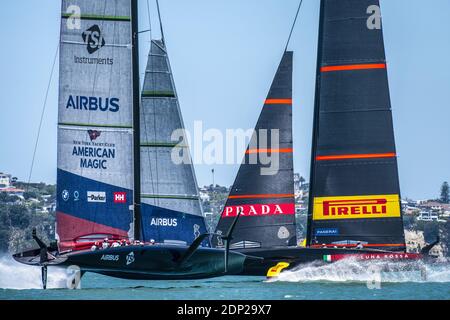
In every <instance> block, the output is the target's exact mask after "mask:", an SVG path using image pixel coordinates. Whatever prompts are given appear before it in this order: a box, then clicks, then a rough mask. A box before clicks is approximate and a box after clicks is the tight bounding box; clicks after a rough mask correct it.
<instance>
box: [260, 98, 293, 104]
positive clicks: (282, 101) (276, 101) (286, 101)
mask: <svg viewBox="0 0 450 320" xmlns="http://www.w3.org/2000/svg"><path fill="white" fill-rule="evenodd" d="M264 104H292V99H267V100H266V101H265V102H264Z"/></svg>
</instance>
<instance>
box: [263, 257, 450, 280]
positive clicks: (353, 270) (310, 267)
mask: <svg viewBox="0 0 450 320" xmlns="http://www.w3.org/2000/svg"><path fill="white" fill-rule="evenodd" d="M267 282H366V283H369V282H371V283H376V282H381V283H402V282H450V263H449V261H442V262H441V263H439V264H425V263H423V262H419V261H418V262H386V261H371V262H367V261H356V260H354V259H345V260H341V261H337V262H335V263H332V264H325V265H324V264H323V263H321V262H315V263H309V264H304V265H301V266H298V267H296V268H295V269H292V270H287V271H284V272H282V273H281V274H280V275H279V276H278V277H276V278H273V279H269V280H267Z"/></svg>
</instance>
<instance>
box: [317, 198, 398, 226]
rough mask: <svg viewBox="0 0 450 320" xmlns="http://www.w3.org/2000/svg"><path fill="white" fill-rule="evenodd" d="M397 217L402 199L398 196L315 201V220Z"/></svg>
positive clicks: (320, 199) (319, 199)
mask: <svg viewBox="0 0 450 320" xmlns="http://www.w3.org/2000/svg"><path fill="white" fill-rule="evenodd" d="M397 217H400V198H399V195H397V194H391V195H369V196H349V197H323V198H315V199H314V212H313V219H314V220H337V219H370V218H372V219H373V218H397Z"/></svg>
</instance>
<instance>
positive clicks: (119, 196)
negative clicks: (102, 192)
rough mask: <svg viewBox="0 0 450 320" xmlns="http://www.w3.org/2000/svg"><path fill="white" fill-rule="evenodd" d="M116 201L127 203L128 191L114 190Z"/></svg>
mask: <svg viewBox="0 0 450 320" xmlns="http://www.w3.org/2000/svg"><path fill="white" fill-rule="evenodd" d="M114 203H127V193H126V192H114Z"/></svg>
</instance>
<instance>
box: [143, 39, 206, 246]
mask: <svg viewBox="0 0 450 320" xmlns="http://www.w3.org/2000/svg"><path fill="white" fill-rule="evenodd" d="M183 129H184V125H183V120H182V116H181V111H180V107H179V103H178V98H177V94H176V90H175V85H174V81H173V77H172V73H171V69H170V63H169V59H168V56H167V52H166V47H165V45H164V42H163V41H155V40H154V41H152V43H151V49H150V54H149V57H148V64H147V70H146V74H145V81H144V88H143V92H142V103H141V191H142V194H141V199H142V211H141V214H142V230H143V233H142V234H143V238H144V240H145V241H149V240H151V239H154V240H155V241H157V242H166V243H167V242H174V243H181V244H183V243H187V244H190V243H192V241H193V240H195V239H196V238H197V237H198V236H200V235H201V234H202V233H206V226H205V221H204V217H203V213H202V209H201V205H200V199H199V193H198V187H197V182H196V178H195V174H194V169H193V166H192V163H191V161H190V160H191V159H190V154H189V147H188V145H187V141H186V138H185V136H184V133H183ZM205 245H209V244H207V243H206V242H205Z"/></svg>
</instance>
